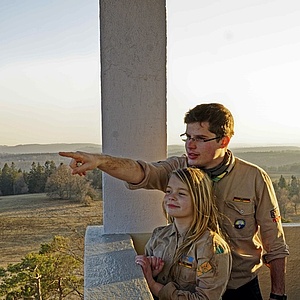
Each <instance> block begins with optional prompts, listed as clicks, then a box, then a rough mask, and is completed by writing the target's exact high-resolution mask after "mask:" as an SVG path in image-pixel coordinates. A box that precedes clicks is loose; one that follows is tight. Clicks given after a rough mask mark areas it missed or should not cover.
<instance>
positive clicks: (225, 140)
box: [221, 136, 230, 148]
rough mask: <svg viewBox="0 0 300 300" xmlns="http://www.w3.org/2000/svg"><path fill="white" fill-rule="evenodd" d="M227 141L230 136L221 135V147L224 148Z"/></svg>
mask: <svg viewBox="0 0 300 300" xmlns="http://www.w3.org/2000/svg"><path fill="white" fill-rule="evenodd" d="M229 142H230V137H229V136H224V137H222V140H221V147H222V148H226V147H227V146H228V144H229Z"/></svg>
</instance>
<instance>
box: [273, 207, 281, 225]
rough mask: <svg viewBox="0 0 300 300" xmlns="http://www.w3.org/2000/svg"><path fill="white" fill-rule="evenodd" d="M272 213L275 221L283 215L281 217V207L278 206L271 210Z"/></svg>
mask: <svg viewBox="0 0 300 300" xmlns="http://www.w3.org/2000/svg"><path fill="white" fill-rule="evenodd" d="M270 215H271V218H272V219H273V222H274V223H277V222H279V220H280V218H281V217H280V213H279V209H278V208H277V207H276V208H274V209H272V210H270Z"/></svg>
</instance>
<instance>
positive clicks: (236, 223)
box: [234, 219, 246, 229]
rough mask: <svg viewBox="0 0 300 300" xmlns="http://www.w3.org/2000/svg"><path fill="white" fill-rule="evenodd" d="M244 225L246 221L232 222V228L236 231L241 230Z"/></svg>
mask: <svg viewBox="0 0 300 300" xmlns="http://www.w3.org/2000/svg"><path fill="white" fill-rule="evenodd" d="M245 225H246V221H245V220H243V219H238V220H235V222H234V228H236V229H243V228H244V227H245Z"/></svg>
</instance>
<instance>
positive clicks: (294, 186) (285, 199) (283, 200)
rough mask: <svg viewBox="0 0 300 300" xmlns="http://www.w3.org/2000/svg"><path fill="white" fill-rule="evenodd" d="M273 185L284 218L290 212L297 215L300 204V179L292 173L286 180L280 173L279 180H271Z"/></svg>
mask: <svg viewBox="0 0 300 300" xmlns="http://www.w3.org/2000/svg"><path fill="white" fill-rule="evenodd" d="M273 186H274V189H275V193H276V196H277V199H278V203H279V207H280V212H281V215H282V216H283V218H284V219H286V218H287V217H288V215H290V214H294V215H297V214H298V208H299V204H300V180H299V179H298V178H297V177H296V176H294V175H292V176H291V178H290V179H288V180H287V179H286V178H284V177H283V176H282V175H281V176H280V178H279V180H277V181H274V182H273Z"/></svg>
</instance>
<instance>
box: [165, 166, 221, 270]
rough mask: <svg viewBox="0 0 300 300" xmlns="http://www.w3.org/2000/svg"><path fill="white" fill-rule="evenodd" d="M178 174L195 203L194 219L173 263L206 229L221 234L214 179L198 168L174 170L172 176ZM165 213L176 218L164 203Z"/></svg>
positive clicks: (176, 261)
mask: <svg viewBox="0 0 300 300" xmlns="http://www.w3.org/2000/svg"><path fill="white" fill-rule="evenodd" d="M172 175H173V176H176V177H177V178H179V179H180V180H181V181H182V182H183V183H185V184H186V185H187V187H188V190H189V192H190V195H191V200H192V203H193V208H194V209H193V220H192V224H191V226H190V228H189V230H188V232H187V233H186V238H185V240H184V242H183V243H182V244H181V245H180V246H179V247H178V249H177V251H176V254H175V257H174V263H173V265H176V264H178V263H179V261H180V259H181V258H182V256H183V255H184V254H186V253H187V252H188V250H189V248H190V246H191V245H192V244H193V243H194V242H196V241H197V240H198V239H199V238H200V237H201V236H202V235H203V234H204V232H205V231H206V230H211V231H213V232H216V233H218V234H220V235H221V233H220V229H219V223H218V211H217V208H216V206H215V203H214V198H213V194H212V181H211V179H210V178H209V176H208V175H207V174H206V173H204V172H203V171H201V170H200V169H198V168H193V167H188V168H185V169H178V170H176V171H173V172H172V173H171V174H170V176H172ZM163 209H164V213H165V215H166V217H167V218H168V221H169V222H173V221H174V218H173V217H171V216H168V215H167V213H166V210H165V207H164V205H163Z"/></svg>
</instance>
